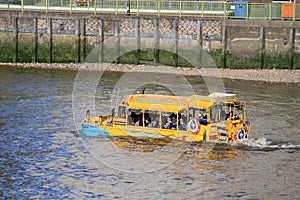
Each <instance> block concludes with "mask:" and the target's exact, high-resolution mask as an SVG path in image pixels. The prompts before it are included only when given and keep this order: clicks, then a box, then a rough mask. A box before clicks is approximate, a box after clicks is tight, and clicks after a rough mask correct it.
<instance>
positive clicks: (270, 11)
mask: <svg viewBox="0 0 300 200" xmlns="http://www.w3.org/2000/svg"><path fill="white" fill-rule="evenodd" d="M271 19H272V3H269V20H271Z"/></svg>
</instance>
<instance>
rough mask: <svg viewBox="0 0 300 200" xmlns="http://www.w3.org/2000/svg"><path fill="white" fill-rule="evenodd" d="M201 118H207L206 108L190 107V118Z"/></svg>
mask: <svg viewBox="0 0 300 200" xmlns="http://www.w3.org/2000/svg"><path fill="white" fill-rule="evenodd" d="M194 117H197V118H201V119H207V112H206V110H205V109H200V108H189V118H190V119H191V118H194Z"/></svg>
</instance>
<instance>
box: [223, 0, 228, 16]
mask: <svg viewBox="0 0 300 200" xmlns="http://www.w3.org/2000/svg"><path fill="white" fill-rule="evenodd" d="M223 5H224V19H225V18H226V10H227V2H224V3H223Z"/></svg>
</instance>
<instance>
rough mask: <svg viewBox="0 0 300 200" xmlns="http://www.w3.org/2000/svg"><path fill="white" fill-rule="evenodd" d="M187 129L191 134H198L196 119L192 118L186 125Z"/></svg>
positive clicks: (198, 126) (198, 127)
mask: <svg viewBox="0 0 300 200" xmlns="http://www.w3.org/2000/svg"><path fill="white" fill-rule="evenodd" d="M188 128H189V130H190V131H191V132H192V133H193V134H195V135H196V134H198V133H199V131H200V123H199V121H198V119H196V118H192V119H191V120H190V121H189V123H188Z"/></svg>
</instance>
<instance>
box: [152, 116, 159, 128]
mask: <svg viewBox="0 0 300 200" xmlns="http://www.w3.org/2000/svg"><path fill="white" fill-rule="evenodd" d="M151 127H154V128H159V118H158V117H156V118H155V119H154V121H152V122H151Z"/></svg>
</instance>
